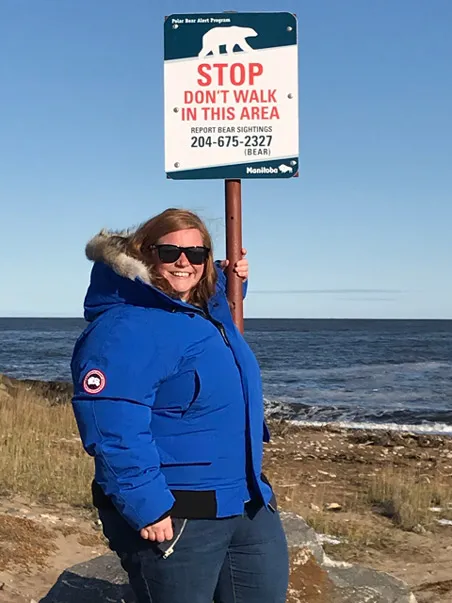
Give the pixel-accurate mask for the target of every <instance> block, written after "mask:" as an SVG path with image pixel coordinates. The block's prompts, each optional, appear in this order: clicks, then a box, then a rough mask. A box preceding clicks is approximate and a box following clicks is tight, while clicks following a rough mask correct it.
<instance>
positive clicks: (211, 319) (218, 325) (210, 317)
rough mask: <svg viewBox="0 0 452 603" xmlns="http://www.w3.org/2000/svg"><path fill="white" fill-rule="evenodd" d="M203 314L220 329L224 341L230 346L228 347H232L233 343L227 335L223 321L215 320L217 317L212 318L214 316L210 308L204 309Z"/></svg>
mask: <svg viewBox="0 0 452 603" xmlns="http://www.w3.org/2000/svg"><path fill="white" fill-rule="evenodd" d="M202 316H204V318H205V319H206V320H208V321H209V322H211V323H212V324H213V326H214V327H216V328H217V329H218V331H219V332H220V335H221V336H222V337H223V341H224V342H225V344H226V345H227V346H228V348H230V347H231V344H230V342H229V339H228V336H227V335H226V329H225V328H224V326H223V323H221V322H220V321H219V320H215V318H212V316H211V315H210V314H209V312H208V310H204V311H203V313H202Z"/></svg>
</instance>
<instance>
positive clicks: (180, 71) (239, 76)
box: [164, 13, 298, 179]
mask: <svg viewBox="0 0 452 603" xmlns="http://www.w3.org/2000/svg"><path fill="white" fill-rule="evenodd" d="M164 72H165V171H166V173H167V176H168V177H169V178H174V179H207V178H223V179H226V178H290V177H292V176H295V175H297V174H298V46H297V21H296V18H295V16H294V15H292V14H290V13H220V14H204V15H199V14H194V15H172V16H170V17H167V19H166V21H165V66H164Z"/></svg>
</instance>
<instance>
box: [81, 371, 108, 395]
mask: <svg viewBox="0 0 452 603" xmlns="http://www.w3.org/2000/svg"><path fill="white" fill-rule="evenodd" d="M106 383H107V380H106V378H105V375H104V374H103V372H102V371H99V370H98V369H94V370H92V371H89V373H87V374H86V375H85V378H84V379H83V389H84V390H85V392H86V393H87V394H98V393H99V392H101V391H102V390H103V389H104V387H105V384H106Z"/></svg>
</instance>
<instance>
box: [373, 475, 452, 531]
mask: <svg viewBox="0 0 452 603" xmlns="http://www.w3.org/2000/svg"><path fill="white" fill-rule="evenodd" d="M368 501H369V503H371V504H373V505H376V510H377V511H379V512H380V513H381V514H382V515H384V516H386V517H389V518H391V519H392V521H393V522H394V524H395V525H396V526H397V527H399V528H401V529H402V530H415V529H417V528H419V526H422V527H428V526H429V525H430V524H431V523H432V520H433V513H432V511H431V510H430V509H431V508H432V507H444V508H446V509H447V506H448V505H450V503H451V502H452V488H451V486H450V485H449V484H447V485H446V484H445V483H444V481H443V480H442V479H441V476H440V475H438V474H434V475H432V476H430V477H428V476H421V475H419V474H417V473H413V472H409V473H407V472H406V471H404V472H401V471H400V470H396V469H394V468H391V467H390V468H388V469H386V470H385V471H383V472H382V473H381V474H379V475H378V476H375V477H374V479H373V480H372V481H371V483H370V488H369V494H368ZM443 515H444V514H443Z"/></svg>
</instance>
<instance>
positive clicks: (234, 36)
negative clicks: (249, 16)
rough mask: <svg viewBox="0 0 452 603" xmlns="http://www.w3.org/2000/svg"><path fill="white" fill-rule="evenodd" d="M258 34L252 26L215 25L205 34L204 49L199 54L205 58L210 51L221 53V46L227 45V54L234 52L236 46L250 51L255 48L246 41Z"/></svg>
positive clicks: (203, 39)
mask: <svg viewBox="0 0 452 603" xmlns="http://www.w3.org/2000/svg"><path fill="white" fill-rule="evenodd" d="M257 35H258V33H257V32H256V31H255V30H254V29H252V28H251V27H239V26H238V25H232V26H231V27H213V28H212V29H209V31H208V32H206V33H205V34H204V35H203V38H202V50H201V52H200V53H199V55H198V56H199V57H201V58H204V57H206V56H207V55H208V54H210V53H212V54H213V55H215V54H220V47H221V46H226V52H227V54H232V53H233V52H234V47H235V46H238V47H239V48H241V49H242V50H243V51H244V52H250V51H252V50H253V48H251V46H250V45H249V44H248V43H247V42H246V38H255V37H256V36H257Z"/></svg>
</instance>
